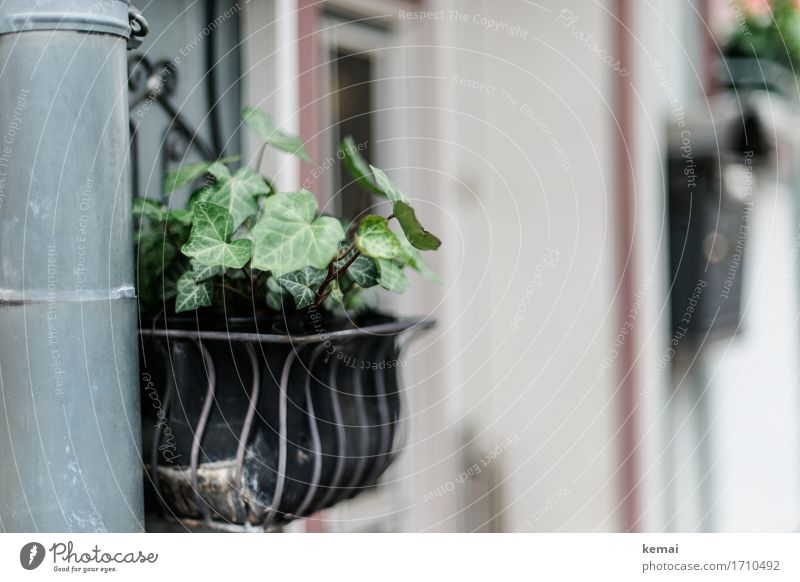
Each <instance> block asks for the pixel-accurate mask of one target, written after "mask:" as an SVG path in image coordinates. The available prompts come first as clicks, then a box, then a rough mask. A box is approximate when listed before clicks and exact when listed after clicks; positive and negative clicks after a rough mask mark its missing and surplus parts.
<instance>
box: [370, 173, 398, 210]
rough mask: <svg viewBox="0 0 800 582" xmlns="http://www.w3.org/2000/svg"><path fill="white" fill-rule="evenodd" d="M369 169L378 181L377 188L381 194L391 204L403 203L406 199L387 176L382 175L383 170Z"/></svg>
mask: <svg viewBox="0 0 800 582" xmlns="http://www.w3.org/2000/svg"><path fill="white" fill-rule="evenodd" d="M369 168H370V170H372V174H373V175H374V176H375V179H376V180H377V181H378V187H379V188H380V189H381V192H383V194H384V195H385V196H386V197H387V198H388V199H389V200H391V201H392V204H394V203H395V202H405V199H406V197H405V196H403V193H402V192H401V191H400V188H398V187H397V185H396V184H395V183H394V182H392V181H391V180H390V179H389V176H387V175H386V174H384V173H383V170H381V169H380V168H376V167H375V166H370V167H369Z"/></svg>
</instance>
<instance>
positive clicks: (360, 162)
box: [342, 135, 386, 196]
mask: <svg viewBox="0 0 800 582" xmlns="http://www.w3.org/2000/svg"><path fill="white" fill-rule="evenodd" d="M342 156H343V159H344V165H345V167H346V168H347V170H348V171H349V172H350V175H351V176H352V177H353V178H354V179H355V181H356V182H358V185H359V186H361V187H362V188H364V189H365V190H367V191H369V192H372V193H373V194H379V195H381V196H386V194H384V192H383V190H381V189H380V188H378V187H377V186H376V185H375V182H373V180H372V172H371V171H370V169H369V164H368V163H367V161H366V160H365V159H364V157H363V156H362V155H361V152H360V151H359V150H358V146H357V145H356V142H355V140H353V138H352V137H350V136H349V135H348V136H347V137H346V138H344V140H343V141H342Z"/></svg>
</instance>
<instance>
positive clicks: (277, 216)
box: [252, 190, 344, 277]
mask: <svg viewBox="0 0 800 582" xmlns="http://www.w3.org/2000/svg"><path fill="white" fill-rule="evenodd" d="M316 214H317V201H316V199H315V198H314V195H313V194H312V193H311V192H309V191H308V190H302V191H301V192H296V193H281V194H275V195H274V196H270V197H269V198H267V199H266V200H264V206H263V208H262V211H261V218H259V220H258V222H257V223H256V225H255V227H254V228H253V238H254V241H255V247H254V250H253V263H252V266H253V268H254V269H259V270H261V271H272V274H273V275H275V276H276V277H280V276H281V275H283V274H285V273H291V272H292V271H299V270H300V269H302V268H304V267H308V266H311V267H314V268H315V269H325V268H327V266H328V263H330V262H331V260H332V259H333V258H334V257H335V256H336V252H337V251H338V249H339V242H340V241H341V240H343V239H344V230H343V229H342V225H341V223H340V222H339V221H338V220H336V219H335V218H332V217H330V216H322V217H319V218H315V217H316Z"/></svg>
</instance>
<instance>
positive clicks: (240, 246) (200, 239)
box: [181, 202, 253, 269]
mask: <svg viewBox="0 0 800 582" xmlns="http://www.w3.org/2000/svg"><path fill="white" fill-rule="evenodd" d="M192 216H193V219H194V222H193V224H192V232H191V234H190V235H189V242H187V243H186V244H185V245H183V247H181V252H183V254H184V255H186V256H187V257H192V258H193V259H195V260H196V261H197V262H198V263H199V264H201V265H206V266H209V267H213V266H217V265H219V266H222V267H226V268H232V269H239V268H241V267H244V265H245V264H246V263H247V261H249V260H250V256H251V255H252V254H253V243H252V242H251V241H249V240H247V239H241V240H235V241H232V242H229V240H230V236H231V234H233V218H232V217H231V215H230V213H229V212H228V211H227V210H225V209H224V208H222V207H221V206H217V205H215V204H211V203H209V202H198V203H197V204H195V205H194V209H193V210H192Z"/></svg>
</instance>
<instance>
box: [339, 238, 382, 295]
mask: <svg viewBox="0 0 800 582" xmlns="http://www.w3.org/2000/svg"><path fill="white" fill-rule="evenodd" d="M347 248H348V245H347V244H343V245H342V247H341V249H347ZM352 257H353V254H352V253H349V254H347V255H345V256H344V257H343V258H341V259H340V260H338V261H336V262H335V263H334V264H333V268H334V270H336V269H341V268H342V267H343V266H344V265H345V264H346V263H347V261H348V260H350V259H351V258H352ZM339 279H340V281H339V283H340V285H341V286H342V287H347V286H348V283H349V281H350V280H352V281H353V282H354V283H355V284H356V285H358V286H359V287H361V288H362V289H368V288H369V287H374V286H375V285H377V284H378V267H377V266H376V265H375V259H373V258H371V257H367V256H365V255H358V258H357V259H356V260H355V261H353V262H352V264H351V265H350V266H349V267H348V268H347V271H345V272H344V273H342V275H341V276H340V277H339Z"/></svg>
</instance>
